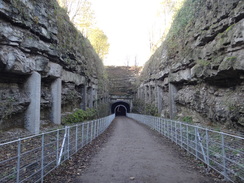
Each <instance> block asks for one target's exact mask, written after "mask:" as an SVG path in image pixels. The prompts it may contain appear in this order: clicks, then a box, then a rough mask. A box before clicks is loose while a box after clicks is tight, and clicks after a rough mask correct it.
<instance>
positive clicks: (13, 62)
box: [0, 0, 107, 133]
mask: <svg viewBox="0 0 244 183" xmlns="http://www.w3.org/2000/svg"><path fill="white" fill-rule="evenodd" d="M103 72H104V69H103V64H102V61H101V60H100V59H99V57H98V55H97V54H96V53H95V52H94V50H93V48H92V46H91V45H90V43H89V41H88V40H87V39H86V38H84V37H83V36H82V35H81V34H80V33H79V32H78V31H77V30H76V29H75V27H74V26H73V25H72V24H71V23H70V21H69V18H68V16H67V15H66V14H65V11H64V10H63V9H61V8H60V7H59V6H58V4H57V2H56V1H55V0H51V1H39V0H31V1H30V0H0V100H1V104H0V129H6V128H11V127H16V126H18V127H23V126H26V122H25V121H26V119H27V118H28V115H27V116H26V111H28V108H30V104H31V103H33V100H35V99H34V98H31V95H32V94H31V92H32V91H31V89H30V88H29V87H30V86H31V87H32V90H33V88H35V89H36V90H37V91H36V92H39V93H40V104H39V105H40V110H41V112H40V118H41V119H43V120H46V119H50V120H52V117H50V116H52V114H51V113H52V110H54V108H55V107H54V106H55V105H54V103H55V102H57V101H56V100H59V98H60V100H61V102H60V104H61V105H62V112H63V113H64V112H67V111H72V110H73V109H74V108H80V107H82V108H84V109H85V108H86V107H96V106H97V103H98V102H102V101H103V100H104V98H106V97H107V94H106V88H104V87H100V86H105V84H104V82H105V80H104V79H103ZM33 73H36V77H33V79H32V80H31V82H29V80H30V77H31V76H32V75H33ZM39 77H40V88H41V89H40V90H39V89H38V87H37V86H36V85H38V82H39V79H38V78H39ZM34 78H36V79H34ZM59 79H60V80H61V82H60V84H59ZM29 83H31V84H30V86H27V85H29ZM60 86H62V87H61V90H60V92H61V95H60V97H57V96H59V94H58V91H59V87H60ZM28 88H29V89H28ZM55 92H57V95H56V94H55ZM33 93H35V92H33ZM56 98H57V99H56ZM36 105H38V104H36ZM58 105H59V104H57V106H58ZM37 118H38V117H37ZM36 120H38V119H36ZM58 123H59V122H58ZM37 131H38V130H37ZM34 133H36V132H34Z"/></svg>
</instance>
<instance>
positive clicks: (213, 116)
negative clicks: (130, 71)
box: [138, 0, 244, 130]
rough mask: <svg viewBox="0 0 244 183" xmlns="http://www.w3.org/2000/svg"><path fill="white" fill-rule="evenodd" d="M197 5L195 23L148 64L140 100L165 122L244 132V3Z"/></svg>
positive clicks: (204, 0) (199, 1) (204, 1)
mask: <svg viewBox="0 0 244 183" xmlns="http://www.w3.org/2000/svg"><path fill="white" fill-rule="evenodd" d="M192 2H193V1H192ZM194 3H196V6H195V10H194V12H193V13H194V18H193V19H192V20H189V22H188V23H187V25H186V26H185V27H184V28H182V29H181V30H180V31H179V32H178V36H177V35H175V36H173V37H171V39H168V40H167V39H166V41H165V42H164V43H163V44H162V45H161V47H160V48H158V50H157V51H156V52H155V54H154V55H152V57H151V58H150V60H149V61H148V62H147V63H146V65H145V67H144V70H143V72H142V74H141V81H142V82H141V85H140V87H139V88H138V97H139V98H142V99H145V102H150V103H154V104H155V106H157V107H158V109H159V112H160V113H161V116H163V117H170V118H178V119H183V118H184V117H192V119H193V122H201V123H221V124H224V125H226V126H228V127H236V128H239V129H242V130H243V127H244V82H243V81H244V1H242V0H231V1H229V0H222V1H213V0H196V1H194ZM189 13H190V12H189Z"/></svg>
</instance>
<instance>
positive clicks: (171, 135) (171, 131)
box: [170, 120, 173, 142]
mask: <svg viewBox="0 0 244 183" xmlns="http://www.w3.org/2000/svg"><path fill="white" fill-rule="evenodd" d="M170 122H171V123H170V137H171V141H172V142H173V134H172V133H173V130H172V128H173V127H172V126H173V125H172V120H170Z"/></svg>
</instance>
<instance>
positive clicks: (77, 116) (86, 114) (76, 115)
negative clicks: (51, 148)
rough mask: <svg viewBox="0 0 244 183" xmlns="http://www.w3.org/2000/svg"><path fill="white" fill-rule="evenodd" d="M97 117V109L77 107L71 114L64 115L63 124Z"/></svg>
mask: <svg viewBox="0 0 244 183" xmlns="http://www.w3.org/2000/svg"><path fill="white" fill-rule="evenodd" d="M95 118H97V110H95V109H87V110H86V111H84V110H82V109H77V110H76V111H75V112H73V113H72V114H69V115H67V116H65V117H64V119H63V120H62V123H63V124H72V123H80V122H84V121H88V120H93V119H95Z"/></svg>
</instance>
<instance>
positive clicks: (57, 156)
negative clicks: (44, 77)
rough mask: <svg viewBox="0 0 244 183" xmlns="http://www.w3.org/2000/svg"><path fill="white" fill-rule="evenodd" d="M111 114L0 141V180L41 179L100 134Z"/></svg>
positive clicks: (107, 123)
mask: <svg viewBox="0 0 244 183" xmlns="http://www.w3.org/2000/svg"><path fill="white" fill-rule="evenodd" d="M114 117H115V115H114V114H113V115H110V116H107V117H104V118H100V119H96V120H92V121H88V122H84V123H79V124H76V125H71V126H66V127H64V128H61V129H57V130H53V131H48V132H45V133H42V134H39V135H33V136H29V137H24V138H19V139H18V140H13V141H10V142H5V143H1V144H0V182H1V183H5V182H17V183H20V182H43V179H44V177H45V176H46V175H47V174H48V173H50V172H51V171H52V170H53V169H55V168H56V167H57V166H59V164H60V163H62V162H63V161H65V160H67V159H68V158H69V157H70V156H72V155H73V154H75V153H76V152H77V151H78V150H79V149H81V148H83V147H84V146H85V145H87V144H88V143H90V142H91V141H92V140H94V139H95V138H96V137H98V136H99V135H100V134H102V133H103V132H104V131H105V130H106V129H107V128H108V126H109V125H110V124H111V122H112V120H113V119H114Z"/></svg>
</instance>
